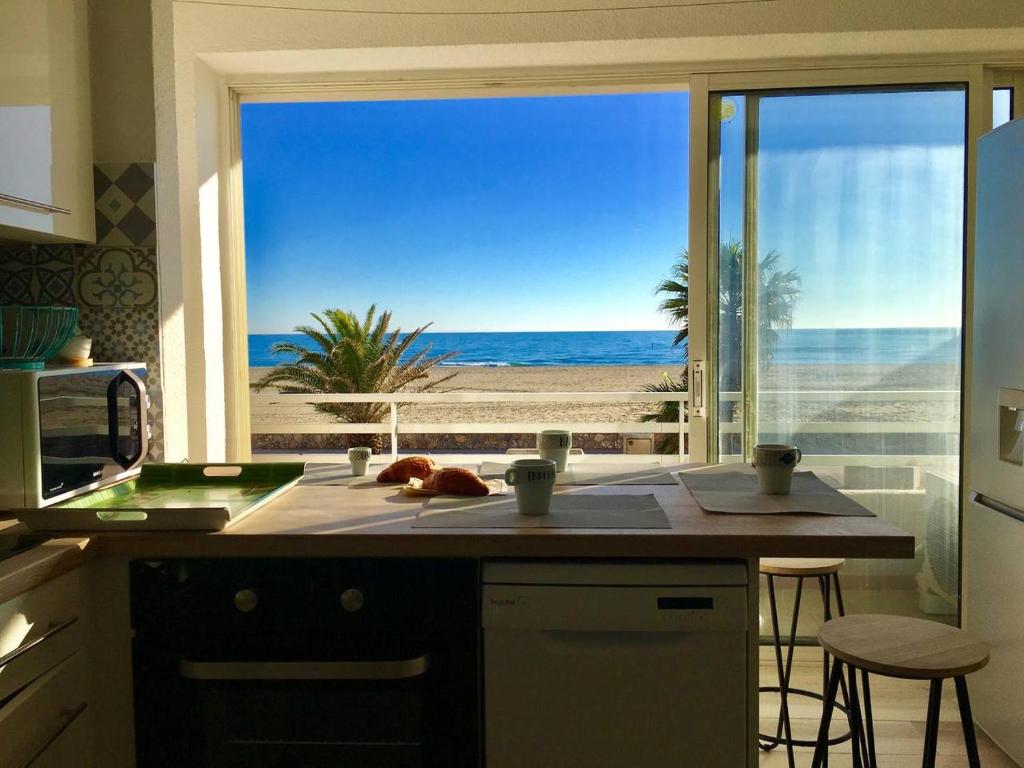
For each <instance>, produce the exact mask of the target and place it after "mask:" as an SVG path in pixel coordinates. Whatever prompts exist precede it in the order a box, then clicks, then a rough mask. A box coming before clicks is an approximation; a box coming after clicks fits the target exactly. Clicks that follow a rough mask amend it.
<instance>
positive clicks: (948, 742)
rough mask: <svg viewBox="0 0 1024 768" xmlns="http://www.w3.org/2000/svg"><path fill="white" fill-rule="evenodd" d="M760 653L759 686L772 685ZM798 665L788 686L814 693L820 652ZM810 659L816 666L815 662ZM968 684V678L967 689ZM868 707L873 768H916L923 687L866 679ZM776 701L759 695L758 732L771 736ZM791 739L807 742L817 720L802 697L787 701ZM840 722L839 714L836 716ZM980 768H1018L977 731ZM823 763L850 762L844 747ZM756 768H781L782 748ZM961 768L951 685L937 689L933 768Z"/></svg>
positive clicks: (846, 765)
mask: <svg viewBox="0 0 1024 768" xmlns="http://www.w3.org/2000/svg"><path fill="white" fill-rule="evenodd" d="M765 650H766V649H764V648H762V656H761V681H762V684H763V685H774V684H775V682H774V681H775V680H776V679H777V674H776V671H775V664H774V662H771V661H768V658H769V657H766V656H765ZM800 650H801V652H802V653H801V654H800V656H799V658H801V661H798V662H794V664H793V680H792V683H791V684H792V685H794V686H795V687H798V688H806V689H808V690H812V691H817V690H820V688H821V662H820V656H818V654H819V653H820V652H818V651H816V650H815V651H814V653H813V654H811V653H810V649H800ZM814 656H818V658H819V660H818V661H817V662H815V661H814V660H813V658H814ZM969 684H970V678H968V685H969ZM871 704H872V710H873V712H874V721H875V745H876V748H877V754H878V765H879V768H914V767H916V766H919V765H920V764H921V752H922V748H923V745H924V715H925V710H926V709H927V704H928V683H927V682H920V681H915V680H892V679H888V678H884V677H878V676H877V675H876V676H872V678H871ZM778 707H779V698H778V695H777V694H762V695H761V731H762V732H765V733H774V732H775V723H776V718H777V714H778ZM790 712H791V715H792V724H793V736H794V737H795V738H801V739H813V738H814V737H815V735H816V733H817V729H818V723H819V721H820V717H821V704H820V703H819V702H817V701H814V700H812V699H808V698H806V697H802V696H800V697H795V698H792V699H791V700H790ZM840 717H841V714H840ZM832 727H833V734H835V735H838V734H839V733H840V732H841V731H840V728H843V729H844V730H845V727H846V720H845V718H842V717H841V719H840V720H833V726H832ZM978 744H979V748H980V752H981V764H982V766H984V768H1019V766H1017V764H1016V763H1014V762H1013V761H1012V760H1010V758H1008V757H1007V756H1006V755H1005V754H1004V753H1003V752H1002V751H1001V750H1000V749H999V748H998V747H997V746H996V745H995V744H994V743H993V742H992V740H991V739H989V738H988V736H986V735H985V734H984V733H983V732H981V731H980V730H979V731H978ZM811 752H812V750H811V749H809V748H808V749H797V750H796V765H797V767H798V768H806V767H807V766H810V764H811ZM829 754H830V758H829V766H830V768H850V766H852V759H851V754H850V743H849V742H846V743H844V744H840V745H838V746H835V747H832V750H831V752H830V753H829ZM760 758H761V759H760V763H759V765H760V768H786V766H788V764H789V763H788V760H787V758H786V750H785V748H784V747H778V748H776V749H775V750H774V751H772V752H771V753H765V752H761V753H760ZM966 765H967V753H966V751H965V749H964V740H963V732H962V731H961V730H960V716H959V712H958V710H957V706H956V696H955V694H954V692H953V684H952V682H949V683H947V684H946V686H945V687H944V689H943V697H942V710H941V724H940V726H939V748H938V757H937V759H936V768H953V767H954V766H956V767H957V768H959V766H966Z"/></svg>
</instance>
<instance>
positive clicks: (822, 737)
mask: <svg viewBox="0 0 1024 768" xmlns="http://www.w3.org/2000/svg"><path fill="white" fill-rule="evenodd" d="M842 676H843V667H842V664H841V663H840V662H839V659H836V660H834V661H833V662H832V672H831V674H830V675H829V678H828V689H827V690H826V691H825V701H823V702H822V710H821V725H820V726H819V727H818V743H817V744H816V745H815V747H814V758H813V759H812V760H811V768H821V766H822V761H823V760H825V758H826V756H827V755H828V729H829V726H830V725H831V724H832V710H833V709H834V708H835V705H836V695H837V694H838V693H839V680H840V679H841V678H842Z"/></svg>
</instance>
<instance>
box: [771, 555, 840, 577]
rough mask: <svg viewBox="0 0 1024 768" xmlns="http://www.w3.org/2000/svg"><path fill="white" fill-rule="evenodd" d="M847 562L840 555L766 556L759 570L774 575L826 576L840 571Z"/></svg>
mask: <svg viewBox="0 0 1024 768" xmlns="http://www.w3.org/2000/svg"><path fill="white" fill-rule="evenodd" d="M845 562H846V561H845V560H843V559H842V558H838V557H765V558H762V559H761V561H760V562H759V563H758V570H759V571H760V572H761V573H764V574H769V573H770V574H771V575H772V576H825V575H827V574H830V573H838V572H839V569H840V568H842V567H843V564H844V563H845Z"/></svg>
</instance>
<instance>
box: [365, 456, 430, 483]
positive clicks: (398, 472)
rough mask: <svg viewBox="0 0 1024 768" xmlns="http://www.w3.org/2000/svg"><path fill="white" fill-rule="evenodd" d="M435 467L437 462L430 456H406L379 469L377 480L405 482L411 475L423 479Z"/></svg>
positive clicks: (381, 481) (379, 481) (380, 481)
mask: <svg viewBox="0 0 1024 768" xmlns="http://www.w3.org/2000/svg"><path fill="white" fill-rule="evenodd" d="M435 469H437V464H435V463H434V460H433V459H431V458H428V457H426V456H407V457H406V458H404V459H399V460H398V461H396V462H395V463H394V464H391V465H389V466H387V467H385V468H384V469H383V470H381V473H380V474H379V475H377V482H378V483H407V482H409V480H410V478H413V477H418V478H419V479H420V480H423V479H425V478H426V477H427V476H428V475H430V473H431V472H433V471H434V470H435Z"/></svg>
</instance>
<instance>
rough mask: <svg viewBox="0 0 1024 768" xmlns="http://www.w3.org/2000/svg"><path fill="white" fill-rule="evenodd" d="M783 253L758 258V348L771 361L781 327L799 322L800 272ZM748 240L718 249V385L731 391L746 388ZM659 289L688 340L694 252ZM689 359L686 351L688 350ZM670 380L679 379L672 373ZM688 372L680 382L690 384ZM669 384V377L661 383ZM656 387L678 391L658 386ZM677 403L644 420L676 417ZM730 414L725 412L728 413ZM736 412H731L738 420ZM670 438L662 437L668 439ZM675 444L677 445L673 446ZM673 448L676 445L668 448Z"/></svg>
mask: <svg viewBox="0 0 1024 768" xmlns="http://www.w3.org/2000/svg"><path fill="white" fill-rule="evenodd" d="M780 259H781V255H780V254H779V252H778V251H774V250H772V251H769V252H768V253H767V255H766V256H765V257H764V258H763V259H761V261H760V263H759V264H758V269H757V273H758V314H757V325H758V354H759V358H760V360H761V361H762V362H767V361H770V360H771V359H772V358H773V357H774V355H775V348H776V347H777V345H778V342H779V334H778V331H779V330H780V329H782V328H789V327H791V326H792V325H793V309H794V307H795V306H796V303H797V301H798V300H799V298H800V286H801V279H800V275H799V274H797V271H796V268H795V267H794V268H792V269H789V270H787V271H782V270H781V269H780V268H779V261H780ZM744 261H745V259H744V251H743V245H742V244H741V243H739V242H738V241H736V240H731V241H728V242H723V243H722V244H721V245H720V246H719V250H718V348H719V350H721V354H720V355H719V360H718V365H719V377H718V386H719V388H720V389H721V390H722V391H725V392H737V391H740V389H741V388H742V384H743V346H742V339H743V268H744ZM655 293H656V294H663V295H664V296H665V298H663V299H662V301H661V303H660V304H659V305H658V309H659V310H660V311H661V312H664V313H665V314H666V315H668V318H669V321H670V322H671V324H672V325H675V326H677V327H678V328H679V331H678V332H677V333H676V335H675V338H674V339H673V340H672V345H673V346H678V345H680V344H682V343H683V342H684V341H685V340H686V338H687V336H688V330H689V329H688V326H689V310H690V286H689V254H688V252H687V251H685V250H683V251H681V252H680V254H679V256H678V257H677V259H676V262H675V263H674V264H673V265H672V268H671V272H670V274H669V277H668V278H666V279H665V280H662V281H661V282H660V283H658V285H657V287H656V288H655ZM683 359H684V362H685V360H686V357H685V356H684V358H683ZM666 380H667V381H673V380H672V379H670V378H669V377H668V376H666ZM685 382H686V377H685V375H684V376H683V377H682V378H681V379H680V380H679V381H678V382H674V383H675V384H676V385H680V386H684V387H685ZM655 386H658V387H661V386H668V384H666V383H665V382H662V384H659V385H655ZM650 391H678V390H672V389H669V390H665V389H656V390H650ZM735 406H736V403H734V402H732V401H730V402H729V403H723V404H722V407H727V408H735ZM675 408H676V404H675V403H663V404H662V405H661V407H660V408H659V409H658V412H657V413H653V414H646V415H645V416H643V417H642V419H643V420H644V421H674V420H675V419H677V418H678V414H677V413H676V414H674V415H673V414H672V413H671V412H673V411H674V409H675ZM723 416H725V414H723ZM734 416H735V414H728V418H729V419H730V420H732V419H733V418H734ZM666 442H667V440H663V441H662V443H661V444H662V445H664V444H665V443H666ZM673 450H674V449H673ZM664 452H671V451H664Z"/></svg>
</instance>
